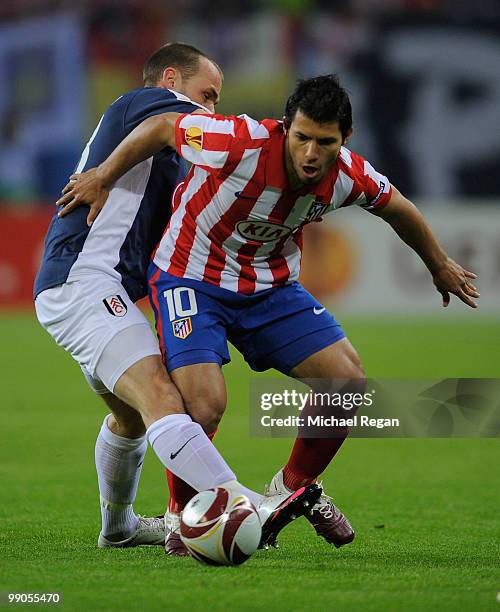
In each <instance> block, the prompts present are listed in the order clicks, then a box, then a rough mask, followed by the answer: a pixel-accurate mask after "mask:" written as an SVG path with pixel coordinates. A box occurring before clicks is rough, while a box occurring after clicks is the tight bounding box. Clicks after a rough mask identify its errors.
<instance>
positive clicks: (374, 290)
mask: <svg viewBox="0 0 500 612" xmlns="http://www.w3.org/2000/svg"><path fill="white" fill-rule="evenodd" d="M172 40H177V41H183V42H189V43H191V44H194V45H196V46H199V47H200V48H201V49H203V50H205V51H206V52H207V53H209V54H210V55H212V56H213V57H214V58H215V59H216V61H217V62H218V63H219V64H220V65H221V66H222V68H223V70H224V72H225V83H224V87H223V92H222V101H221V103H220V106H219V110H220V112H222V113H228V114H240V113H247V114H249V115H252V116H254V117H256V118H262V117H264V116H272V117H280V116H281V113H282V108H283V104H284V100H285V99H286V96H287V95H288V94H289V92H290V91H291V89H292V88H293V86H294V82H295V79H296V78H299V77H306V76H311V75H314V74H318V73H327V72H337V73H339V74H340V76H341V79H342V81H343V83H344V84H345V85H346V86H347V88H348V89H349V91H350V92H351V94H352V102H353V106H354V123H355V135H354V137H353V139H352V142H351V145H350V146H351V147H352V148H353V149H354V150H356V151H358V152H359V153H361V154H363V155H364V156H365V157H367V158H368V159H370V161H372V163H373V164H374V166H375V167H376V168H377V169H379V170H380V171H381V172H384V173H386V174H387V175H388V176H389V177H390V179H391V180H392V182H393V183H394V184H395V185H396V186H397V187H399V188H400V189H401V190H402V191H403V193H405V194H406V195H408V196H409V197H411V198H413V199H414V201H415V202H416V203H417V205H418V206H419V207H420V208H421V209H422V210H423V212H424V214H425V215H426V216H427V217H428V218H429V219H430V221H431V224H432V225H433V227H434V228H435V229H436V232H437V234H438V236H439V237H440V238H441V240H442V241H443V243H444V244H445V245H446V247H447V249H448V250H449V253H450V254H451V255H452V256H453V257H455V258H456V259H457V260H458V261H460V263H462V264H463V265H464V266H466V267H469V268H470V269H472V270H474V271H475V272H477V273H478V275H479V280H478V286H479V288H480V290H481V292H482V298H481V308H480V309H479V310H478V311H475V312H472V311H471V310H470V309H467V308H466V307H465V306H463V305H462V304H459V303H458V302H456V301H455V302H453V303H452V306H451V307H450V308H449V309H448V310H443V309H442V308H441V307H440V296H439V295H438V294H437V293H435V291H434V290H433V288H432V284H431V282H430V278H429V276H428V274H427V272H426V270H425V269H424V268H423V266H422V264H421V263H420V262H419V261H418V259H417V258H416V257H415V256H414V255H413V254H411V253H410V252H409V251H408V249H407V248H406V247H405V246H404V245H402V244H401V243H400V242H399V241H398V239H396V238H395V237H394V236H393V235H392V233H391V231H390V229H389V228H387V227H385V225H384V224H383V223H382V222H381V221H380V220H378V219H375V218H372V217H371V216H370V215H367V214H365V213H364V212H363V211H360V210H351V211H345V210H344V211H341V212H339V213H335V214H333V215H330V216H329V217H328V218H327V219H326V220H325V221H324V222H323V223H319V224H313V226H312V227H310V228H309V233H308V235H307V237H306V241H307V244H306V249H305V260H304V273H303V280H304V282H305V284H306V285H307V286H308V287H309V289H310V290H311V291H312V292H313V293H315V294H316V295H317V296H318V297H319V298H320V299H322V300H323V301H324V302H325V304H328V306H330V307H331V309H332V311H333V312H334V314H335V315H336V316H337V317H338V318H339V319H340V321H342V323H344V324H345V327H346V330H347V331H348V334H349V336H350V337H351V339H352V340H353V342H354V344H355V346H357V348H358V349H359V351H360V354H361V357H362V360H363V363H364V364H365V367H366V370H367V372H368V373H369V375H370V376H378V377H386V378H396V377H408V378H410V377H426V378H439V377H445V376H461V377H467V376H471V377H476V376H477V377H481V376H483V377H499V375H500V371H499V365H498V364H499V359H498V355H499V353H500V212H499V206H498V201H499V196H500V138H499V134H500V70H499V57H500V4H499V3H498V0H475V1H474V2H469V1H468V0H343V1H342V2H339V1H338V0H328V1H327V0H316V1H314V0H270V1H267V2H264V1H262V0H240V1H238V2H232V3H229V2H223V1H222V0H211V1H206V0H169V1H166V0H165V1H163V2H160V1H153V0H149V1H144V0H113V1H110V0H74V1H72V2H69V1H67V2H66V1H64V0H9V2H3V3H0V337H1V338H2V351H1V356H0V358H1V363H0V371H1V373H2V379H3V383H4V384H3V389H2V398H1V400H0V404H1V405H2V408H3V413H4V414H3V417H4V421H5V423H6V428H5V431H4V434H5V437H4V438H3V440H4V442H3V444H2V445H1V455H2V460H1V461H0V465H1V466H2V467H1V468H0V473H1V475H2V481H3V483H4V487H3V489H2V493H3V494H4V498H3V503H2V505H1V507H0V519H2V518H3V522H1V525H2V530H1V533H0V540H1V539H2V537H3V539H4V542H5V551H6V552H5V554H3V555H2V559H10V561H11V563H10V564H9V565H8V570H9V571H8V573H7V572H6V574H5V580H2V582H3V583H4V586H5V588H9V589H12V588H17V589H20V590H27V589H28V588H32V589H34V588H37V589H38V590H40V589H42V588H43V589H46V588H47V587H48V586H49V585H51V586H52V588H53V589H54V590H57V589H58V588H63V590H64V592H65V593H66V595H67V596H68V599H70V600H71V609H109V607H106V606H107V605H108V603H109V601H110V599H109V598H110V596H111V595H110V593H112V596H113V598H114V599H113V601H114V602H115V604H116V605H119V604H120V605H122V606H125V607H128V608H130V602H131V601H132V599H131V597H135V599H134V600H133V601H135V602H136V604H137V607H136V609H138V608H139V607H141V602H142V606H143V607H144V609H160V608H161V609H163V607H162V606H163V602H164V599H162V598H164V589H165V587H164V586H162V585H164V584H165V583H164V580H165V574H164V571H163V570H164V561H165V560H164V559H163V557H160V556H159V555H160V551H155V553H156V552H157V554H154V555H152V554H151V553H150V551H146V552H144V551H130V553H127V555H126V556H119V555H114V556H111V555H110V556H108V557H106V560H105V562H103V561H102V557H101V556H100V553H99V552H98V551H97V550H95V548H94V541H95V540H94V537H95V533H96V525H97V520H98V510H97V504H96V503H95V501H96V489H95V474H94V468H93V465H92V461H91V457H92V452H93V451H92V447H93V443H94V439H95V433H96V431H97V429H96V428H97V424H98V422H99V420H100V418H101V417H102V408H101V406H100V404H99V400H98V399H96V398H93V397H92V394H91V393H90V392H89V391H88V389H87V388H86V385H85V383H84V381H83V378H82V377H81V374H80V372H79V369H78V367H77V366H76V365H75V364H74V363H72V361H71V359H70V358H69V357H67V356H66V355H64V353H63V352H62V351H61V350H58V349H56V347H55V345H54V344H53V341H52V340H51V338H49V336H48V335H47V334H46V333H45V332H43V330H42V329H41V328H40V327H39V326H38V325H37V324H36V322H35V320H34V315H33V311H32V302H31V291H32V282H33V278H34V275H35V272H36V269H37V266H38V260H39V256H40V252H41V249H42V242H43V236H44V234H45V230H46V228H47V225H48V223H49V219H50V217H51V216H52V214H53V212H54V200H55V199H56V197H57V196H58V193H59V191H60V189H61V187H62V186H63V185H64V184H65V183H66V180H67V176H68V174H69V173H70V172H71V171H72V170H73V168H74V166H75V164H76V161H77V159H78V156H79V154H80V151H81V149H82V147H83V145H84V143H85V142H86V140H87V139H88V137H89V136H90V134H91V133H92V131H93V129H94V126H95V125H96V123H97V121H98V120H99V117H100V115H101V113H102V112H103V111H104V110H105V109H106V107H107V106H108V105H109V104H110V103H111V102H112V101H113V100H114V99H115V98H116V97H118V96H119V95H120V94H121V93H123V92H124V91H126V90H129V89H132V88H134V87H138V86H141V85H142V82H141V68H142V64H143V62H144V60H145V59H146V58H147V57H148V56H149V55H150V53H151V52H153V51H154V50H155V49H156V48H157V47H159V46H160V45H161V44H163V43H165V42H167V41H172ZM226 373H227V379H228V387H229V403H230V410H229V411H228V415H227V417H226V418H225V420H224V425H223V427H222V428H221V432H220V435H219V436H218V442H217V445H218V446H220V448H221V450H222V451H223V452H224V453H225V454H227V456H228V459H229V460H230V461H231V462H232V465H233V466H234V467H235V469H236V470H237V471H238V470H240V469H241V470H242V472H243V473H244V474H245V479H246V480H245V482H246V483H247V484H249V485H250V486H255V487H259V488H261V487H262V486H263V483H264V482H265V479H266V478H267V479H268V478H269V477H270V475H272V473H274V472H273V471H272V470H274V468H277V467H279V465H280V461H282V460H283V459H284V458H285V457H286V454H287V450H288V448H289V441H288V440H282V441H277V440H271V441H270V444H267V443H265V442H266V441H263V440H252V439H249V438H248V421H247V401H248V393H247V389H248V379H249V377H250V376H251V374H250V372H249V370H248V369H247V368H246V366H245V365H244V364H243V363H242V361H241V360H240V359H235V361H234V362H233V363H232V364H231V365H230V366H228V368H227V370H226ZM26 440H28V441H29V440H31V442H29V444H30V450H31V452H30V453H26V448H25V444H26ZM235 441H236V443H235ZM55 449H56V450H55ZM250 454H251V456H252V457H254V458H255V459H254V460H252V466H251V470H249V464H248V457H249V456H250ZM495 461H496V463H498V441H497V440H474V441H473V440H468V441H467V440H462V441H459V440H451V441H448V440H425V439H424V440H419V441H417V440H411V441H409V440H401V441H397V440H396V441H389V440H387V441H383V440H372V441H368V440H352V441H350V442H349V443H348V444H347V445H346V448H345V449H344V450H343V453H341V454H340V457H339V459H338V463H336V474H337V475H340V477H338V478H336V480H335V483H334V491H335V494H336V495H338V496H339V497H340V499H341V501H342V504H343V508H345V510H346V511H347V512H348V513H350V515H351V516H352V518H353V521H354V524H355V525H356V527H357V528H358V529H359V533H360V537H359V540H358V541H357V544H356V547H353V548H352V550H351V549H350V550H349V551H342V555H341V556H338V557H336V556H335V551H333V552H332V551H328V550H326V549H325V548H324V547H321V545H320V543H317V542H316V543H314V542H312V543H311V539H310V537H308V535H307V533H306V532H307V526H305V525H303V524H300V525H297V527H296V530H295V531H293V530H291V536H290V546H291V547H292V548H291V549H290V548H288V552H287V550H286V549H285V550H284V551H283V552H280V551H278V552H277V553H276V555H277V556H275V557H273V559H274V560H273V559H270V558H269V559H265V558H264V556H260V555H257V557H259V558H258V559H256V560H255V561H253V560H252V562H251V563H252V564H253V568H254V569H253V570H251V569H250V565H249V566H248V568H249V569H248V570H247V569H244V570H243V571H241V572H240V573H238V574H236V573H231V574H225V576H227V579H228V580H229V583H227V582H226V581H225V580H222V581H221V582H219V581H220V578H218V577H220V576H221V575H222V574H221V573H218V574H217V576H214V575H213V574H210V573H209V572H208V571H204V570H203V569H202V568H195V567H194V566H193V565H192V564H191V565H189V570H190V572H189V575H188V574H186V573H185V572H183V568H184V566H183V565H179V567H177V566H176V565H175V564H170V565H169V570H170V574H169V576H170V580H171V581H172V580H173V581H174V582H175V580H177V581H178V584H179V585H182V586H183V587H184V588H183V590H182V593H177V592H171V593H169V599H168V601H169V603H171V604H172V605H173V604H176V602H180V604H179V605H181V608H182V602H184V605H186V602H188V601H189V602H191V603H192V609H195V608H196V604H197V602H198V601H199V600H198V599H197V598H198V597H199V593H200V590H201V589H202V588H203V585H205V587H206V588H205V590H204V594H203V600H204V601H208V602H209V603H210V604H211V608H212V609H214V610H215V609H221V608H223V607H225V609H227V606H229V605H231V606H233V604H234V599H232V598H233V597H235V596H236V595H238V594H241V597H242V598H243V594H246V597H247V599H240V600H239V601H238V606H237V608H238V609H265V607H266V606H267V603H268V602H267V601H266V600H265V594H266V593H271V592H272V593H274V594H278V595H277V596H279V597H280V599H278V600H276V601H277V603H273V607H275V609H281V607H280V606H281V605H284V602H285V601H286V599H287V594H288V596H290V593H292V594H293V600H290V597H288V600H289V601H288V606H287V609H297V607H299V606H302V608H303V607H304V606H310V605H311V601H312V600H311V595H310V593H309V591H308V590H304V589H302V588H300V589H298V588H297V585H298V584H299V583H296V584H295V583H293V581H294V575H296V574H294V572H298V571H300V572H301V576H302V577H303V581H301V582H300V584H307V580H308V579H309V578H310V579H311V580H313V581H316V583H317V584H318V587H319V590H318V592H317V593H316V595H315V597H319V598H320V599H318V600H317V601H316V600H314V601H315V602H316V603H313V608H315V609H326V608H325V605H326V604H325V601H326V600H325V601H323V600H322V599H321V598H322V597H324V596H326V595H328V597H329V598H330V599H329V601H330V602H334V601H335V602H337V603H339V602H340V603H341V604H342V609H365V610H369V609H370V610H371V609H384V610H389V609H391V610H392V609H394V610H400V609H407V610H413V609H415V610H418V609H430V608H431V607H433V606H437V605H439V608H440V609H455V610H456V609H458V608H459V607H460V606H462V605H463V604H464V602H465V603H466V604H467V605H466V608H467V609H479V607H481V609H486V608H485V607H484V605H482V606H479V604H478V602H479V601H480V602H481V603H482V604H486V602H488V605H489V603H491V604H492V605H493V606H494V605H496V604H495V602H494V597H495V593H496V591H495V592H493V591H492V588H493V587H492V585H493V580H492V578H491V576H492V574H493V572H495V571H496V570H495V569H494V568H495V563H496V567H497V568H498V550H497V548H496V545H495V542H497V543H498V536H499V534H498V518H497V514H498V512H497V510H498V491H499V486H498V474H496V475H495V470H494V465H495ZM486 466H491V468H490V469H487V467H486ZM158 468H159V466H158V465H157V463H156V460H155V458H154V457H148V462H147V465H146V469H145V473H144V485H143V486H142V487H141V490H140V494H139V500H138V502H139V509H140V510H142V509H145V508H147V509H151V508H155V507H157V508H160V507H161V504H163V503H164V496H165V489H164V484H163V477H162V474H161V470H160V469H158ZM388 473H390V478H389V479H388V478H387V474H388ZM332 474H333V472H330V473H329V475H328V476H327V480H326V484H327V486H330V487H331V486H332V485H331V480H330V479H331V478H333V475H332ZM346 475H348V477H347V478H346V477H345V476H346ZM351 475H352V480H351ZM353 482H354V483H355V486H353ZM415 482H418V483H419V485H420V486H417V487H415V486H413V483H415ZM327 490H329V489H327ZM436 504H437V505H436ZM33 508H36V509H37V510H41V511H42V512H41V513H40V514H38V513H33ZM69 508H70V509H71V511H70V510H69ZM442 510H444V511H443V512H442ZM70 512H71V514H70ZM40 516H43V517H44V518H46V519H47V520H46V522H45V521H40V518H39V517H40ZM495 517H496V518H495ZM41 522H42V525H41V524H40V523H41ZM379 523H384V524H385V523H387V529H385V530H383V529H382V530H380V529H378V530H377V529H374V525H375V526H377V527H384V525H379ZM76 525H77V527H76ZM464 525H466V526H467V525H477V526H478V529H477V531H475V530H465V531H464V529H463V527H464ZM391 528H392V531H391ZM294 529H295V526H294ZM19 533H22V534H23V537H22V538H21V539H20V538H19ZM309 535H310V534H309ZM301 538H302V539H301ZM307 538H308V539H307ZM306 539H307V542H306ZM310 547H312V548H310ZM308 551H310V552H308ZM311 554H312V556H307V555H311ZM301 555H303V556H301ZM128 559H131V560H132V561H131V562H129V561H128ZM494 559H496V562H495V561H494ZM284 563H286V564H288V565H287V566H288V567H289V568H290V573H289V576H288V577H287V578H286V579H285V576H284V574H283V565H284ZM261 564H263V565H261ZM294 564H295V565H294ZM186 568H187V566H186ZM257 568H259V570H258V569H257ZM260 568H264V570H263V571H262V572H261V571H260ZM306 568H307V571H308V572H309V569H310V568H313V569H314V571H315V572H316V574H314V575H313V574H307V575H306V574H305V573H304V572H306ZM5 569H7V566H5ZM110 571H111V572H113V571H116V574H112V575H113V576H115V579H114V584H112V585H111V584H109V583H108V580H107V578H106V576H107V575H108V572H110ZM253 571H259V573H258V574H255V575H254V574H253V573H252V572H253ZM311 571H313V570H312V569H311ZM245 572H247V573H245ZM118 573H119V575H120V576H121V579H120V580H116V576H118ZM331 575H333V576H334V577H336V579H337V581H335V580H334V579H333V580H332V578H331ZM63 576H64V578H63ZM189 576H193V577H194V581H191V580H189ZM245 576H246V577H245ZM254 576H255V577H257V581H256V582H255V581H254V578H253V577H254ZM141 580H143V582H142V581H141ZM111 582H113V580H112V581H111ZM106 583H108V584H106ZM151 584H152V585H154V589H152V590H151V589H149V588H148V585H151ZM171 584H172V582H171ZM193 584H196V585H197V587H196V588H193ZM227 584H230V585H231V586H232V587H233V588H230V589H228V588H226V587H227ZM498 584H500V583H498ZM82 585H87V587H88V588H84V587H82ZM337 586H340V587H341V588H337ZM497 586H498V585H497ZM2 588H4V587H2ZM266 588H267V589H268V590H266ZM99 589H101V590H99ZM245 589H246V590H245ZM497 590H498V589H497ZM424 592H425V597H424V596H423V593H424ZM478 593H479V594H480V595H478ZM339 597H340V599H339ZM478 597H479V599H478ZM77 601H78V602H80V604H77V603H76V602H77ZM273 601H274V600H273ZM353 602H354V603H353ZM179 605H177V606H176V607H178V608H179ZM252 606H253V608H252ZM259 606H260V607H259ZM426 606H427V607H426ZM478 606H479V607H478ZM233 607H234V606H233ZM488 609H489V608H488Z"/></svg>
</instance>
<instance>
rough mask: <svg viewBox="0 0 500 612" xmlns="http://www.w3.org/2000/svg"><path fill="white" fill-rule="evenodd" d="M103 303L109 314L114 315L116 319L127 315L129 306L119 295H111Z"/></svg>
mask: <svg viewBox="0 0 500 612" xmlns="http://www.w3.org/2000/svg"><path fill="white" fill-rule="evenodd" d="M103 303H104V306H106V308H107V310H108V312H109V314H112V315H113V316H114V317H124V316H125V315H126V314H127V304H125V302H124V301H123V300H122V298H121V297H120V296H119V295H110V296H109V297H107V298H104V299H103Z"/></svg>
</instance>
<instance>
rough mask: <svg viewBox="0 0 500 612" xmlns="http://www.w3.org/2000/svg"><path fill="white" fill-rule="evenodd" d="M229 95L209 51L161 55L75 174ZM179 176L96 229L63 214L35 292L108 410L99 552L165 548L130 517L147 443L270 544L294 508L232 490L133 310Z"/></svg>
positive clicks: (140, 183)
mask: <svg viewBox="0 0 500 612" xmlns="http://www.w3.org/2000/svg"><path fill="white" fill-rule="evenodd" d="M221 86H222V72H221V70H220V68H219V67H218V66H217V64H216V63H215V62H214V61H213V60H211V59H210V58H208V57H207V56H206V55H204V54H203V53H202V52H201V51H199V50H198V49H196V48H194V47H192V46H190V45H185V44H179V43H172V44H168V45H165V46H164V47H162V48H161V49H159V50H158V51H157V52H156V53H155V54H153V55H152V57H151V58H150V59H149V60H148V61H147V62H146V64H145V67H144V87H142V88H139V89H135V90H133V91H130V92H128V93H126V94H124V95H122V96H120V97H119V98H118V99H117V100H116V101H115V102H114V103H113V104H112V105H111V106H110V107H109V108H108V110H107V111H106V112H105V113H104V115H103V117H102V118H101V120H100V121H99V124H98V125H97V127H96V129H95V131H94V133H93V134H92V136H91V138H90V140H89V142H88V143H87V145H86V147H85V149H84V151H83V153H82V156H81V159H80V161H79V163H78V166H77V171H78V172H81V171H85V170H86V169H88V168H91V167H94V166H96V165H98V164H100V163H101V162H103V161H104V160H105V159H106V157H107V156H108V155H109V154H110V153H111V152H112V151H113V149H115V148H116V146H117V145H119V143H120V142H121V141H122V140H123V139H124V138H126V136H127V135H128V134H130V133H131V132H132V131H133V130H134V128H135V127H136V126H137V125H139V124H141V122H143V121H144V120H146V119H147V118H151V117H153V116H157V115H160V114H164V113H166V112H174V113H191V112H194V111H200V110H202V111H203V112H204V113H207V112H208V113H212V112H214V109H215V104H216V103H217V101H218V99H219V93H220V89H221ZM183 176H184V173H183V172H182V168H181V164H180V158H179V156H178V155H177V153H176V152H175V150H174V149H173V148H169V147H166V148H164V147H162V148H161V150H158V151H157V152H156V153H155V154H154V155H151V156H149V157H148V159H145V160H144V161H143V162H142V163H140V164H139V165H137V166H136V167H135V168H133V169H131V170H130V171H129V172H127V173H126V174H125V175H124V176H123V177H122V178H121V179H120V180H118V181H116V183H115V185H114V187H113V188H112V189H111V191H110V194H109V201H108V207H107V210H106V211H105V212H104V213H103V214H102V215H100V216H99V218H98V219H97V220H96V221H95V222H94V223H91V224H89V222H88V221H89V219H88V218H87V212H88V211H87V210H86V209H85V208H80V209H78V210H77V211H74V212H73V213H72V214H71V215H67V216H65V217H60V216H58V214H57V213H56V214H55V215H54V218H53V219H52V221H51V224H50V227H49V230H48V233H47V236H46V239H45V251H44V254H43V258H42V262H41V266H40V270H39V272H38V276H37V278H36V281H35V288H34V294H35V308H36V313H37V316H38V319H39V321H40V323H41V324H42V325H43V327H44V328H45V329H46V330H47V331H48V332H49V333H50V334H51V335H52V336H53V338H54V339H55V340H56V342H57V343H58V344H59V345H60V346H62V347H63V348H65V349H66V350H67V351H68V352H70V353H71V355H72V356H73V358H74V359H75V360H76V361H77V362H78V363H79V364H80V366H81V369H82V371H83V374H84V375H85V377H86V379H87V381H88V383H89V384H90V386H91V387H92V389H93V390H94V391H95V392H96V393H98V394H99V395H101V397H102V398H103V400H104V402H105V403H106V405H107V407H108V408H109V410H110V411H111V415H108V416H107V417H106V418H105V420H104V423H103V424H102V427H101V430H100V433H99V436H98V438H97V442H96V450H95V461H96V468H97V474H98V482H99V492H100V499H101V504H100V506H101V515H102V528H101V532H100V535H99V539H98V545H99V546H100V547H129V546H137V545H140V544H163V543H164V538H165V527H164V521H163V519H158V518H151V519H149V518H144V517H141V516H138V515H136V514H135V512H134V509H133V502H134V499H135V496H136V491H137V486H138V483H139V477H140V472H141V466H142V463H143V458H144V454H145V452H146V448H147V440H148V441H149V442H150V444H151V445H152V447H153V449H154V451H155V452H156V454H157V455H158V457H159V459H160V461H162V463H163V464H164V465H165V466H166V467H169V468H170V469H171V471H172V473H175V474H176V475H177V476H179V477H182V478H183V480H185V481H186V482H189V483H190V485H191V486H192V487H193V488H194V489H196V490H205V489H208V488H212V487H214V486H217V485H219V484H222V483H225V484H227V486H230V487H234V488H237V489H238V490H239V491H241V492H243V493H245V494H246V495H247V496H249V497H250V499H251V501H252V502H253V503H254V504H255V505H259V504H260V506H259V511H260V516H261V519H262V521H263V522H264V523H266V533H265V536H266V537H274V536H273V533H272V529H274V528H276V527H275V526H277V525H279V526H280V528H281V527H282V526H283V524H284V523H283V520H282V517H283V515H286V514H287V512H280V513H279V514H280V517H279V521H276V522H273V520H274V519H273V517H274V514H273V513H274V512H275V510H276V509H277V507H278V506H282V505H283V504H285V505H286V504H287V503H288V502H287V500H288V499H289V498H292V496H291V495H287V496H283V495H282V496H281V498H280V496H276V498H275V500H274V501H273V502H272V503H270V504H269V503H267V500H263V501H262V496H260V495H258V494H256V493H254V492H253V491H250V490H249V489H246V488H245V487H242V486H241V485H240V484H239V483H238V482H237V481H236V476H235V475H234V473H233V472H232V471H231V469H230V468H229V466H228V465H227V464H226V462H225V461H224V460H223V459H222V457H221V456H220V455H219V453H218V452H217V450H216V449H215V447H214V446H213V445H212V444H211V442H210V440H209V438H208V437H207V436H206V434H205V433H204V431H203V429H202V428H201V426H200V425H199V424H198V423H195V422H193V421H192V419H191V417H190V416H189V415H188V414H186V412H185V408H184V404H183V401H182V399H181V396H180V395H179V392H178V390H177V389H176V387H175V386H174V384H172V382H171V380H170V379H169V377H168V374H167V372H166V371H165V369H164V367H163V364H162V361H161V357H160V350H159V347H158V342H157V340H156V338H155V337H154V335H153V332H152V330H151V328H150V326H149V323H148V322H147V320H146V319H145V317H144V315H143V314H142V312H141V311H140V310H139V308H138V307H137V306H136V304H135V302H136V301H137V300H139V299H140V298H142V297H144V296H145V295H146V293H147V274H146V273H147V267H148V264H149V261H150V257H151V252H152V250H153V248H154V246H155V245H156V244H157V242H158V240H159V239H160V237H161V235H162V233H163V231H164V229H165V226H166V224H167V222H168V220H169V217H170V213H171V210H170V201H171V198H172V193H173V191H174V189H175V187H176V185H177V184H178V182H179V180H180V179H182V178H183ZM316 494H317V497H319V488H318V487H316V488H315V489H309V490H308V491H304V495H303V497H304V500H305V499H306V498H307V497H308V496H310V495H313V496H316ZM301 495H302V494H301ZM317 497H316V498H317ZM297 499H298V498H295V499H294V501H293V503H291V502H290V503H291V506H290V508H291V509H290V510H289V516H290V517H291V516H293V515H294V514H297V511H298V508H295V506H296V505H297V503H299V502H300V500H299V502H298V501H297ZM299 513H300V512H299ZM174 527H176V525H174ZM263 543H265V542H263Z"/></svg>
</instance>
